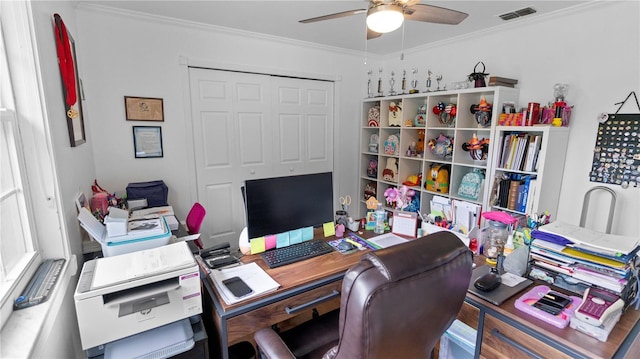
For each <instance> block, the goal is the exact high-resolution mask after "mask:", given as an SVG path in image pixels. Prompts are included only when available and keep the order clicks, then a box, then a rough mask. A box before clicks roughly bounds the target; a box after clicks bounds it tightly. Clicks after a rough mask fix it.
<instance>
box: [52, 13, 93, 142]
mask: <svg viewBox="0 0 640 359" xmlns="http://www.w3.org/2000/svg"><path fill="white" fill-rule="evenodd" d="M53 22H54V30H55V35H56V51H57V54H58V65H59V67H60V77H61V78H62V95H63V97H64V105H65V116H66V118H67V130H68V131H69V142H70V144H71V147H76V146H79V145H81V144H83V143H85V142H87V140H86V137H85V131H84V119H83V114H82V98H81V94H82V90H81V87H80V86H81V81H80V77H79V76H78V64H77V57H76V45H75V42H74V41H73V37H72V36H71V34H70V33H69V31H67V27H66V26H65V25H64V22H63V21H62V18H61V17H60V15H58V14H54V15H53Z"/></svg>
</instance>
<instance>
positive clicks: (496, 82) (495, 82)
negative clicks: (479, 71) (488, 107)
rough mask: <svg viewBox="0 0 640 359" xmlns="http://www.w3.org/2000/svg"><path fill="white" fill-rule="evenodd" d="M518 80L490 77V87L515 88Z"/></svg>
mask: <svg viewBox="0 0 640 359" xmlns="http://www.w3.org/2000/svg"><path fill="white" fill-rule="evenodd" d="M517 83H518V80H515V79H509V78H506V77H499V76H489V86H503V87H515V85H516V84H517Z"/></svg>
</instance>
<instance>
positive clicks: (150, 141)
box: [133, 126, 163, 158]
mask: <svg viewBox="0 0 640 359" xmlns="http://www.w3.org/2000/svg"><path fill="white" fill-rule="evenodd" d="M133 147H134V153H135V157H136V158H157V157H163V152H162V128H161V127H160V126H133Z"/></svg>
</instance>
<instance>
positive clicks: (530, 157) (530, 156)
mask: <svg viewBox="0 0 640 359" xmlns="http://www.w3.org/2000/svg"><path fill="white" fill-rule="evenodd" d="M539 150H540V136H538V135H531V136H529V145H528V150H527V159H526V161H525V166H524V170H525V171H527V172H531V171H533V170H534V159H535V158H536V156H537V154H538V151H539Z"/></svg>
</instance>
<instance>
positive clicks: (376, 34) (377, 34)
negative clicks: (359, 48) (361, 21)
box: [367, 27, 382, 40]
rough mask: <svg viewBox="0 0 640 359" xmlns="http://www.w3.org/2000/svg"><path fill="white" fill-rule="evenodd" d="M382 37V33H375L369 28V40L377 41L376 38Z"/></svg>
mask: <svg viewBox="0 0 640 359" xmlns="http://www.w3.org/2000/svg"><path fill="white" fill-rule="evenodd" d="M380 36H382V34H381V33H379V32H375V31H373V30H371V29H369V28H368V27H367V40H371V39H375V38H376V37H380Z"/></svg>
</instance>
